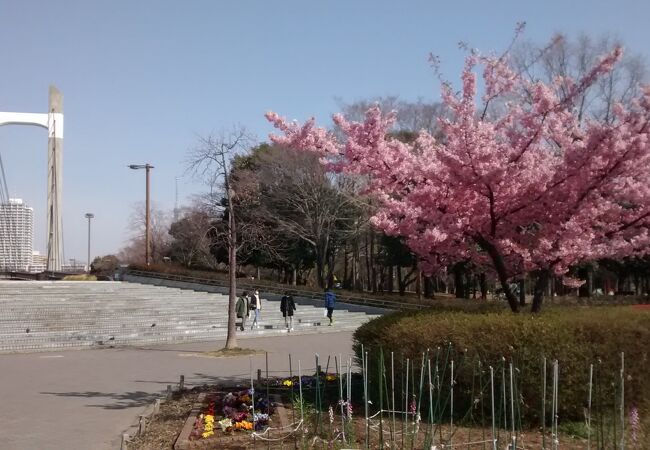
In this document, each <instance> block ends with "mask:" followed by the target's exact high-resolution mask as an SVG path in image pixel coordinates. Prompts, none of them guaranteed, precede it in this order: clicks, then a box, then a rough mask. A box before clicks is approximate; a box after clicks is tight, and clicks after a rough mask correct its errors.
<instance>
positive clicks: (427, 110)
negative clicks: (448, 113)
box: [338, 96, 445, 135]
mask: <svg viewBox="0 0 650 450" xmlns="http://www.w3.org/2000/svg"><path fill="white" fill-rule="evenodd" d="M338 103H339V106H340V108H341V110H342V111H343V114H345V116H346V117H347V118H348V119H350V120H363V118H364V116H365V113H366V111H368V109H370V108H371V107H373V106H374V105H379V106H380V108H381V110H382V111H386V112H389V111H395V112H396V113H397V117H396V121H395V125H394V130H393V131H394V132H396V133H399V132H412V133H414V134H415V133H418V132H419V131H420V130H426V131H427V132H429V133H431V134H432V135H436V134H438V130H439V127H438V118H439V117H442V116H443V115H444V113H445V112H444V108H443V106H442V104H441V103H438V102H427V101H425V100H424V99H422V98H419V99H418V100H417V101H415V102H410V101H406V100H400V99H399V97H397V96H387V97H376V98H373V99H370V100H358V101H355V102H353V103H346V102H343V101H341V100H339V101H338Z"/></svg>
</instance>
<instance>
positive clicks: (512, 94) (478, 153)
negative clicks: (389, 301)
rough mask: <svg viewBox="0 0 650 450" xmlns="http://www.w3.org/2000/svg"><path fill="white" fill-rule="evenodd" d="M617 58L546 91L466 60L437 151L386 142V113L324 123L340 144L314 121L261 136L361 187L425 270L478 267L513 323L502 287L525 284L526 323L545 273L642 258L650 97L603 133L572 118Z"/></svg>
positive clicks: (447, 94)
mask: <svg viewBox="0 0 650 450" xmlns="http://www.w3.org/2000/svg"><path fill="white" fill-rule="evenodd" d="M621 54H622V50H621V49H620V48H616V49H615V50H614V51H613V52H611V53H610V54H607V55H604V56H603V57H602V58H601V59H600V60H599V61H598V63H597V64H595V66H594V67H593V68H592V69H591V70H590V71H588V72H587V73H586V74H585V75H584V76H583V77H582V78H580V79H577V80H574V79H569V78H561V77H557V78H556V79H555V80H554V81H553V85H548V84H545V83H543V82H532V81H530V80H527V79H525V78H524V77H522V76H520V74H518V73H516V72H515V71H513V70H512V69H511V66H510V65H509V62H508V55H507V54H504V55H502V56H499V57H498V56H494V55H481V54H478V53H477V52H470V53H469V55H468V56H467V58H466V62H465V67H464V69H463V72H462V75H461V81H462V87H461V89H460V91H459V92H454V90H453V89H452V87H451V85H450V84H446V83H445V84H443V87H442V101H443V104H444V105H445V107H446V110H447V111H448V113H447V114H446V115H445V117H444V118H440V119H439V125H440V128H441V130H442V138H441V139H438V140H436V139H435V138H434V137H433V136H432V135H430V134H429V133H427V132H426V131H422V132H420V134H419V136H418V138H417V139H416V140H415V141H414V142H413V143H404V142H400V141H399V140H397V139H395V138H392V137H391V134H390V131H391V126H392V124H393V122H394V120H395V113H394V112H386V113H385V112H382V111H381V110H380V109H379V107H373V108H370V109H369V110H368V111H367V112H366V115H365V120H363V121H362V122H351V121H348V120H346V118H345V117H343V116H342V115H335V116H334V122H335V124H336V125H337V126H338V128H339V129H340V131H341V133H339V136H341V135H342V136H344V138H343V139H340V138H339V139H337V137H336V136H335V135H334V133H332V132H330V131H328V130H327V129H325V128H320V127H317V126H316V125H315V122H314V120H313V119H311V120H309V121H307V122H306V123H305V124H302V125H301V124H299V123H296V122H288V121H287V120H285V119H284V118H282V117H280V116H279V115H278V114H276V113H273V112H269V113H267V115H266V117H267V119H268V120H269V121H270V122H272V123H273V125H274V126H275V127H276V128H278V129H279V130H280V131H281V132H282V135H272V136H271V139H272V140H273V141H274V142H275V143H277V144H280V145H284V146H289V147H292V148H297V149H301V150H304V151H309V152H313V153H316V154H318V155H320V156H321V162H322V163H323V164H325V165H326V166H327V168H328V169H329V170H332V171H335V172H343V173H346V174H353V175H360V176H363V177H364V178H365V179H367V192H368V193H369V194H370V195H372V196H374V197H375V198H376V200H377V203H378V205H379V206H378V209H377V211H376V214H375V215H374V217H373V219H372V223H373V225H374V226H376V227H377V228H379V229H381V230H383V231H384V232H385V233H387V234H389V235H395V236H402V237H404V238H405V240H406V243H407V245H408V246H409V247H410V248H411V250H412V251H413V252H414V253H415V254H416V255H417V256H418V258H419V260H420V261H421V263H420V265H421V267H422V268H423V270H425V271H427V272H433V271H435V270H438V269H440V268H441V267H442V266H445V265H447V264H449V263H451V262H454V261H459V260H467V259H469V260H472V261H474V262H477V263H479V264H484V263H486V262H487V263H489V264H490V266H491V267H492V268H493V269H494V272H495V273H496V275H497V277H498V280H499V282H500V284H501V286H502V288H503V291H504V292H505V294H506V298H507V300H508V303H509V305H510V307H511V309H512V310H513V311H515V312H516V311H518V308H519V305H518V302H517V299H516V298H515V296H514V295H513V293H512V292H511V290H510V288H509V283H508V282H509V279H510V278H511V277H512V276H514V275H516V274H520V273H524V272H528V273H530V272H532V273H534V274H536V275H537V284H536V286H535V295H534V298H533V306H532V309H533V311H535V312H537V311H539V310H540V308H541V304H542V298H543V293H544V291H545V288H546V285H547V282H548V279H549V276H550V275H551V274H555V275H556V276H565V278H564V280H565V283H566V284H569V285H579V284H580V280H575V279H573V278H571V277H566V275H567V273H568V271H569V267H570V266H572V265H575V264H577V263H579V262H582V261H587V260H592V259H596V258H603V257H621V256H626V255H632V254H639V253H645V252H647V250H648V243H649V239H650V236H649V235H648V231H647V230H648V225H650V145H649V143H650V141H649V136H648V135H649V133H650V126H649V123H648V122H649V121H650V89H647V88H645V89H643V90H642V92H643V94H642V95H641V96H640V97H639V98H637V99H636V100H635V101H634V102H632V105H631V106H629V107H623V106H622V105H614V108H613V111H614V116H615V119H614V120H612V121H607V122H605V121H597V120H582V121H580V120H579V118H578V116H577V113H576V105H575V103H576V100H577V99H579V98H580V97H581V94H582V93H583V92H584V91H585V89H587V88H588V87H589V86H591V85H592V84H593V83H595V82H596V81H597V80H598V79H599V77H601V76H603V75H604V74H607V73H608V72H609V71H611V70H612V68H613V67H614V64H616V62H617V61H618V60H619V59H620V57H621ZM479 70H480V72H481V75H482V79H483V85H484V88H483V89H482V92H481V93H478V92H477V91H478V90H477V77H478V75H477V73H478V72H479ZM559 86H561V87H562V89H558V87H559ZM558 92H563V93H565V95H563V96H562V97H560V96H558V94H557V93H558Z"/></svg>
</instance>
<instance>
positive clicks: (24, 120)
mask: <svg viewBox="0 0 650 450" xmlns="http://www.w3.org/2000/svg"><path fill="white" fill-rule="evenodd" d="M2 125H34V126H38V127H42V128H46V129H47V131H48V134H47V136H48V139H47V270H51V271H60V270H61V266H62V264H63V218H62V206H61V189H62V182H63V172H62V169H63V164H62V161H63V95H62V94H61V92H59V90H58V89H57V88H56V87H54V86H50V97H49V108H48V112H47V113H44V114H39V113H19V112H0V126H2Z"/></svg>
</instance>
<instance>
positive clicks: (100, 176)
mask: <svg viewBox="0 0 650 450" xmlns="http://www.w3.org/2000/svg"><path fill="white" fill-rule="evenodd" d="M648 17H650V2H648V1H643V0H638V1H631V0H630V1H618V2H612V1H611V0H609V1H606V0H580V1H577V0H576V1H568V0H564V1H539V0H538V1H534V2H533V1H523V0H518V1H514V0H513V1H498V0H494V1H478V0H477V1H463V0H455V1H444V2H443V1H435V0H428V1H404V2H399V1H394V0H393V1H384V0H368V1H366V0H364V1H361V0H341V1H333V0H326V1H310V0H301V1H293V0H292V1H287V0H281V1H275V2H270V1H262V0H259V1H246V0H238V1H235V0H233V1H230V2H226V1H217V0H212V1H178V0H176V1H160V0H157V1H143V0H138V1H132V0H112V1H101V2H100V1H85V0H65V1H58V2H57V1H50V0H41V1H30V0H0V42H2V45H1V46H0V64H1V66H0V70H1V72H0V80H1V82H0V110H1V111H18V112H46V109H47V93H48V85H50V84H55V85H56V86H58V87H59V89H60V90H61V91H62V92H63V94H64V96H65V143H64V146H65V147H64V163H63V164H64V167H63V172H64V183H63V203H64V207H63V210H64V218H63V220H64V230H65V236H64V240H65V254H66V255H65V256H66V258H70V257H77V258H80V259H83V258H84V257H85V254H86V222H85V219H84V213H85V212H87V211H91V212H94V213H95V217H96V218H95V219H94V222H93V229H94V232H93V235H94V238H93V247H94V248H93V251H92V253H93V256H94V255H99V254H106V253H110V252H115V251H117V250H118V249H119V248H120V247H121V246H122V244H123V241H124V236H125V233H126V231H127V225H128V217H129V214H130V213H131V211H132V206H133V204H134V203H135V202H137V201H141V200H143V197H144V173H142V172H133V171H130V170H128V169H127V168H126V165H127V164H129V163H144V162H149V163H151V164H153V165H155V166H156V169H155V170H154V173H153V182H152V191H153V194H152V196H153V199H154V201H155V202H156V203H157V204H158V205H159V206H160V207H162V208H166V209H172V208H173V205H174V179H175V177H176V176H179V175H182V174H183V172H184V168H183V163H182V162H183V159H184V155H185V153H186V152H187V149H188V148H189V147H191V146H192V145H193V143H194V142H195V141H196V135H197V134H206V133H208V132H210V131H212V130H217V129H219V128H221V127H228V126H230V125H232V124H243V125H245V126H246V127H248V128H249V129H250V130H251V131H253V132H254V133H256V134H257V136H258V137H259V139H266V136H267V134H268V132H269V131H270V127H269V126H268V125H267V123H266V121H265V120H264V117H263V114H264V112H265V111H267V110H269V109H273V110H276V111H278V112H280V113H281V114H283V115H286V116H288V117H289V118H297V119H304V118H306V117H309V116H312V115H314V116H316V117H317V118H318V119H319V120H321V121H324V122H326V123H329V119H328V116H329V115H330V114H331V113H333V112H336V107H337V103H336V98H342V99H343V100H346V101H354V100H358V99H363V98H369V97H374V96H379V95H399V96H400V97H401V98H403V99H406V100H412V99H417V98H418V97H423V98H425V99H437V98H438V95H439V90H438V86H437V81H436V78H435V76H434V74H433V72H432V70H431V68H430V66H429V64H428V62H427V56H428V54H429V52H432V53H435V54H436V55H439V56H440V57H441V59H442V69H443V71H444V73H445V75H446V77H447V78H449V79H455V78H456V77H457V75H458V71H459V69H460V67H461V64H462V58H463V53H462V52H460V51H459V50H458V49H457V43H458V41H461V40H462V41H465V42H468V43H469V44H470V45H471V46H473V47H478V48H480V49H482V50H490V49H497V50H499V49H503V48H504V47H505V46H506V45H507V44H508V42H509V41H510V38H511V37H512V33H513V29H514V27H515V23H516V22H518V21H522V20H524V21H526V22H527V24H528V25H527V28H526V33H525V37H526V38H529V39H533V40H535V41H540V42H541V41H546V40H548V39H549V38H550V37H551V36H552V34H553V33H555V32H558V31H560V32H565V33H568V34H570V35H575V34H578V33H581V32H585V33H588V34H592V35H594V36H597V35H600V34H603V33H610V34H612V35H616V36H618V37H620V38H621V39H622V40H623V41H624V42H625V43H626V44H627V45H628V48H629V49H630V50H631V51H633V52H634V53H640V54H642V55H644V56H646V57H648V59H650V50H649V49H648V44H649V43H650V27H648V22H647V21H648ZM0 152H1V153H2V157H3V159H4V162H5V167H6V170H7V176H8V179H9V180H8V181H9V189H10V192H11V194H12V196H15V197H21V198H24V199H25V200H26V201H27V202H28V203H29V204H30V205H31V206H33V207H34V210H35V247H36V249H38V250H41V251H44V250H45V248H44V247H45V229H44V228H45V213H44V209H45V198H46V178H45V174H46V171H45V166H46V154H47V139H46V132H45V131H44V130H42V129H40V128H32V127H17V126H11V127H2V128H0ZM200 189H201V187H200V185H198V184H196V183H193V182H191V181H189V180H185V179H183V180H181V181H180V182H179V194H180V199H181V206H182V203H183V202H184V201H187V198H188V197H189V196H191V194H193V193H197V192H199V191H200Z"/></svg>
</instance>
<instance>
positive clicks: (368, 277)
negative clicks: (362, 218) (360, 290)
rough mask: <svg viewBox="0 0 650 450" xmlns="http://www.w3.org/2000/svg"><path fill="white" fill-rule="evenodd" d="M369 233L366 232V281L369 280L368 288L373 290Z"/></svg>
mask: <svg viewBox="0 0 650 450" xmlns="http://www.w3.org/2000/svg"><path fill="white" fill-rule="evenodd" d="M368 234H369V233H366V248H365V254H366V282H367V290H369V291H373V292H374V289H373V287H372V269H371V265H372V261H371V259H372V258H371V257H370V239H369V237H368Z"/></svg>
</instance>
